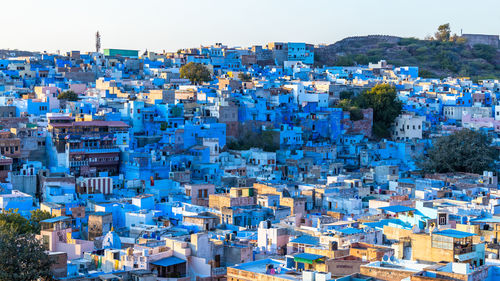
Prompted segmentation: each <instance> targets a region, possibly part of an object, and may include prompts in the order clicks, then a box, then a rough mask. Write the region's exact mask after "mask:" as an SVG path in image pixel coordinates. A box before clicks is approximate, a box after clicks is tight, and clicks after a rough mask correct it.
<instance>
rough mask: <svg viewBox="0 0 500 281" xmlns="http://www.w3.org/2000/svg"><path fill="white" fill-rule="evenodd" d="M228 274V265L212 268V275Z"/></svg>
mask: <svg viewBox="0 0 500 281" xmlns="http://www.w3.org/2000/svg"><path fill="white" fill-rule="evenodd" d="M226 274H227V267H215V268H212V276H217V275H226Z"/></svg>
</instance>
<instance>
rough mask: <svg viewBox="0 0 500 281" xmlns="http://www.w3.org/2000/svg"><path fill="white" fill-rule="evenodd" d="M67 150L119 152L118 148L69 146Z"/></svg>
mask: <svg viewBox="0 0 500 281" xmlns="http://www.w3.org/2000/svg"><path fill="white" fill-rule="evenodd" d="M69 152H85V153H115V152H120V149H119V148H70V150H69Z"/></svg>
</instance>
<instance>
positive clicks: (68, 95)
mask: <svg viewBox="0 0 500 281" xmlns="http://www.w3.org/2000/svg"><path fill="white" fill-rule="evenodd" d="M57 98H58V99H60V100H67V101H77V100H78V99H79V98H78V94H77V93H75V92H73V91H64V92H62V93H60V94H59V96H57Z"/></svg>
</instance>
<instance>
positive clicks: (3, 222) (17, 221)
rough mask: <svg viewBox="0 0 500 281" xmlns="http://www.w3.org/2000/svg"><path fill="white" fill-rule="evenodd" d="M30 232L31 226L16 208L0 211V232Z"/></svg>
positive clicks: (16, 233)
mask: <svg viewBox="0 0 500 281" xmlns="http://www.w3.org/2000/svg"><path fill="white" fill-rule="evenodd" d="M30 232H32V228H31V225H30V223H29V221H28V220H27V219H25V218H24V217H23V216H21V215H20V214H19V213H17V211H16V210H14V211H12V210H8V211H5V212H2V213H0V234H1V233H7V234H8V233H10V234H12V235H22V234H26V233H30Z"/></svg>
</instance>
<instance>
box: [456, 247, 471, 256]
mask: <svg viewBox="0 0 500 281" xmlns="http://www.w3.org/2000/svg"><path fill="white" fill-rule="evenodd" d="M474 251H475V249H474V246H469V247H464V248H459V247H456V248H455V255H462V254H467V253H472V252H474Z"/></svg>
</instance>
